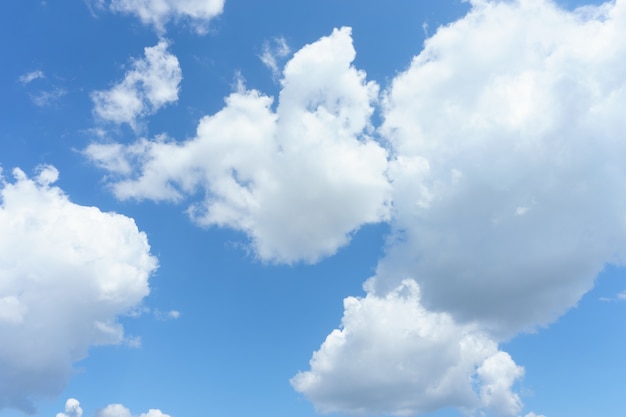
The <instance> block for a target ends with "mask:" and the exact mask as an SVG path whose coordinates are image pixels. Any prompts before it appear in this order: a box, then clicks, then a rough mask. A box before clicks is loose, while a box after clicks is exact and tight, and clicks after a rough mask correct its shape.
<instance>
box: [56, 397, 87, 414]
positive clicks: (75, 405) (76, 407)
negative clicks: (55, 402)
mask: <svg viewBox="0 0 626 417" xmlns="http://www.w3.org/2000/svg"><path fill="white" fill-rule="evenodd" d="M82 415H83V409H82V408H81V407H80V402H79V401H78V400H77V399H75V398H70V399H68V400H67V401H66V402H65V412H64V413H57V416H56V417H81V416H82Z"/></svg>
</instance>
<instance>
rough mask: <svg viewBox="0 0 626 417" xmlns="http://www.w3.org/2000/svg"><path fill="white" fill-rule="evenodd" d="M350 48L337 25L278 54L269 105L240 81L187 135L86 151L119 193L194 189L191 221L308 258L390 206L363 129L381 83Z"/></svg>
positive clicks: (381, 161) (376, 149)
mask: <svg viewBox="0 0 626 417" xmlns="http://www.w3.org/2000/svg"><path fill="white" fill-rule="evenodd" d="M354 57H355V51H354V48H353V46H352V39H351V36H350V30H349V29H347V28H343V29H341V30H335V31H334V32H333V33H332V35H330V36H328V37H324V38H322V39H320V40H319V41H318V42H315V43H313V44H311V45H307V46H305V47H304V48H302V50H300V51H299V52H297V53H296V54H295V55H294V57H293V58H292V59H291V61H289V63H288V64H287V65H286V67H285V70H284V78H283V80H282V87H283V88H282V91H281V93H280V97H279V103H278V107H277V109H276V111H273V110H272V108H271V106H272V99H271V98H270V97H267V96H264V95H262V94H261V93H259V92H257V91H255V90H245V89H244V88H243V87H241V88H240V89H239V91H237V92H235V93H233V94H231V95H230V96H229V97H228V98H227V99H226V107H225V108H224V109H223V110H221V111H220V112H218V113H217V114H215V115H212V116H206V117H204V118H203V119H202V120H201V121H200V124H199V126H198V129H197V136H196V137H195V138H193V139H191V140H188V141H186V142H181V143H177V142H174V141H169V140H167V139H166V138H156V139H155V140H140V141H138V142H136V143H135V144H131V145H128V146H124V145H121V144H92V145H91V146H89V147H88V148H87V150H86V154H87V155H88V156H89V157H90V158H91V159H92V160H94V161H95V162H96V163H97V164H99V165H100V166H102V167H104V168H106V169H108V170H109V171H111V172H112V173H114V174H118V175H119V177H120V179H119V180H118V181H115V182H114V183H113V184H112V187H113V190H114V192H115V195H116V196H117V197H118V198H120V199H128V198H135V199H152V200H156V201H159V200H170V201H180V200H182V199H183V198H185V197H186V196H189V195H195V194H197V193H198V191H200V193H201V194H203V195H204V199H203V200H202V201H200V202H196V203H193V204H192V205H191V206H190V208H189V214H190V215H191V216H192V218H193V219H194V220H195V221H196V222H197V223H199V224H201V225H203V226H213V225H217V226H228V227H231V228H234V229H237V230H241V231H243V232H245V233H246V234H247V235H248V236H249V237H250V238H251V241H252V246H253V248H254V250H255V252H256V254H257V255H258V257H259V258H261V259H264V260H270V261H276V262H286V263H291V262H296V261H299V260H304V261H308V262H314V261H316V260H317V259H319V258H321V257H323V256H326V255H330V254H333V253H334V252H335V251H336V250H337V249H338V248H339V247H341V246H343V245H345V244H346V243H347V242H348V240H349V238H350V234H351V233H353V232H354V231H356V230H357V229H358V228H359V227H360V226H361V225H363V224H367V223H376V222H380V221H384V220H387V219H388V215H389V194H390V187H389V184H388V182H387V179H386V176H385V171H386V169H387V154H386V151H385V150H384V149H383V148H382V147H381V146H380V145H379V144H377V143H376V142H374V141H373V140H371V139H370V138H369V137H368V136H367V132H368V131H369V129H370V122H369V118H370V116H371V114H372V111H373V109H372V105H371V103H372V102H373V101H374V100H376V98H377V92H378V88H377V86H376V85H375V84H374V83H371V82H369V83H368V82H366V80H365V74H364V73H363V72H362V71H358V70H357V69H355V68H354V67H353V66H352V65H351V62H352V61H353V59H354Z"/></svg>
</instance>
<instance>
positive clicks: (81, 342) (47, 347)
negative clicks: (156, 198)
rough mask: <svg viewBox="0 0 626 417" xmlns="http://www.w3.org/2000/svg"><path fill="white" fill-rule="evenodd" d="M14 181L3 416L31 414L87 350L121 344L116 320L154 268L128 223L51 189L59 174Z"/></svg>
mask: <svg viewBox="0 0 626 417" xmlns="http://www.w3.org/2000/svg"><path fill="white" fill-rule="evenodd" d="M13 176H14V178H15V180H14V181H13V182H8V181H7V180H4V179H3V180H2V185H1V188H0V203H1V205H0V229H1V230H2V234H0V340H5V341H9V340H10V341H11V343H2V344H0V409H2V408H7V407H9V408H17V409H20V410H22V411H25V412H33V411H34V406H33V402H34V400H36V399H38V398H42V397H48V396H52V395H57V394H58V393H59V392H61V390H62V389H63V387H64V385H65V383H66V382H67V380H68V379H69V378H70V377H71V374H72V365H73V363H74V362H76V361H78V360H80V359H83V358H84V357H86V356H87V352H88V349H89V347H90V346H96V345H108V344H119V343H121V342H122V341H123V340H124V329H123V328H122V326H121V324H120V323H119V322H118V321H117V318H118V316H120V315H122V314H125V313H127V312H129V311H130V310H131V309H133V308H134V307H136V306H137V305H138V304H139V303H140V302H141V300H142V299H143V298H144V297H145V296H146V295H147V294H148V292H149V287H148V278H149V277H150V275H151V273H152V272H153V271H154V270H155V268H156V267H157V261H156V259H155V258H154V257H152V256H151V255H150V248H149V246H148V242H147V239H146V236H145V234H144V233H142V232H140V231H139V230H137V226H136V225H135V223H134V221H133V220H132V219H130V218H128V217H125V216H122V215H119V214H115V213H103V212H101V211H100V210H98V209H97V208H95V207H85V206H80V205H76V204H74V203H72V202H71V201H70V200H69V199H68V197H67V196H66V195H65V194H64V193H63V191H61V190H60V189H59V188H57V187H55V186H53V185H52V184H53V183H54V182H55V181H56V180H57V177H58V171H57V170H56V169H55V168H54V167H52V166H42V167H41V168H40V169H39V172H38V174H37V176H36V177H35V178H34V179H31V178H28V177H27V176H26V175H25V174H24V172H22V171H21V170H19V169H15V170H14V171H13ZM72 404H74V403H70V402H68V407H69V408H68V410H69V411H67V410H66V414H68V415H71V413H72V412H73V413H74V414H76V415H77V416H78V413H79V411H78V410H79V408H76V407H74V406H73V405H72ZM73 407H74V408H73ZM71 410H74V411H71Z"/></svg>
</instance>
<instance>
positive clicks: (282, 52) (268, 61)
mask: <svg viewBox="0 0 626 417" xmlns="http://www.w3.org/2000/svg"><path fill="white" fill-rule="evenodd" d="M290 53H291V49H290V48H289V45H287V41H286V40H285V38H283V37H282V36H281V37H278V38H274V39H272V41H271V42H265V43H264V44H263V53H262V54H261V55H260V56H259V58H260V59H261V62H263V63H264V64H265V66H266V67H268V68H269V69H270V70H271V71H272V75H273V76H274V77H275V78H277V77H278V76H279V75H280V67H279V65H278V60H279V59H281V58H284V57H286V56H287V55H289V54H290Z"/></svg>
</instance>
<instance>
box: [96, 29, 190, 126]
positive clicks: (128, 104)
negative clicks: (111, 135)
mask: <svg viewBox="0 0 626 417" xmlns="http://www.w3.org/2000/svg"><path fill="white" fill-rule="evenodd" d="M167 48H168V43H167V41H165V40H161V41H159V43H158V44H157V45H155V46H153V47H148V48H145V49H144V51H145V57H144V58H143V59H137V60H134V61H133V63H132V69H131V70H130V71H128V72H127V73H126V75H125V76H124V79H123V80H122V81H120V82H119V83H117V84H115V85H114V86H113V87H111V88H110V89H109V90H101V91H94V92H93V93H92V94H91V99H92V100H93V103H94V114H95V115H96V116H97V117H98V118H100V119H101V120H104V121H108V122H113V123H118V124H122V123H128V124H129V125H130V126H131V127H132V128H133V129H135V128H136V127H137V119H140V118H143V117H145V116H148V115H151V114H154V113H155V112H156V111H157V110H159V109H160V108H162V107H163V106H165V105H167V104H170V103H173V102H176V101H177V100H178V91H179V86H180V82H181V80H182V78H183V77H182V71H181V69H180V65H179V63H178V59H177V58H176V56H174V55H172V54H170V53H169V52H168V51H167Z"/></svg>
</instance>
